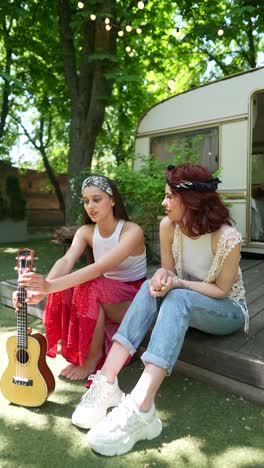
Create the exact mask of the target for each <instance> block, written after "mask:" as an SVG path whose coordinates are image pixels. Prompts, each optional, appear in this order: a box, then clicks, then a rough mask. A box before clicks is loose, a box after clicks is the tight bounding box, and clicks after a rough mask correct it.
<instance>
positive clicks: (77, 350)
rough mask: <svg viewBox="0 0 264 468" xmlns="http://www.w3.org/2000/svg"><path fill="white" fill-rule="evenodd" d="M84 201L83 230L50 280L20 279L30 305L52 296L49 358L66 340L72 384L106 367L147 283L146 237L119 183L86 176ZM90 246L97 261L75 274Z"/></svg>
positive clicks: (48, 322) (30, 275) (67, 370)
mask: <svg viewBox="0 0 264 468" xmlns="http://www.w3.org/2000/svg"><path fill="white" fill-rule="evenodd" d="M82 198H83V207H84V209H83V225H82V226H81V227H80V228H79V229H78V230H77V232H76V234H75V236H74V238H73V241H72V244H71V246H70V248H69V249H68V251H67V252H66V253H65V255H64V256H63V257H62V258H60V259H59V260H57V261H56V263H55V264H54V266H53V268H52V269H51V271H50V273H49V274H48V276H47V278H46V279H45V278H44V277H43V276H42V275H39V274H36V273H33V272H28V273H25V274H24V275H23V276H22V277H21V285H24V286H27V287H28V288H29V289H30V291H28V299H27V302H28V303H31V304H32V303H37V302H39V301H40V300H41V299H42V298H43V295H45V294H49V296H48V300H47V304H46V307H45V311H44V325H45V327H46V336H47V341H48V348H49V352H48V354H49V356H53V357H55V356H56V352H57V343H58V341H59V340H61V354H62V355H63V357H64V358H65V359H66V360H67V361H68V362H69V363H70V364H69V365H67V367H66V368H65V369H63V370H62V372H61V375H62V376H64V377H66V378H68V379H71V380H79V379H85V378H87V377H88V376H89V375H90V374H92V373H93V372H95V370H96V368H99V367H100V366H101V365H102V363H103V360H104V358H105V355H106V354H107V352H108V351H109V349H110V346H111V337H112V335H113V334H114V332H115V331H116V330H117V328H118V324H119V323H120V322H121V320H122V318H123V316H124V315H125V313H126V310H127V308H128V306H129V304H130V302H131V301H132V299H133V298H134V296H135V295H136V293H137V291H138V290H139V288H140V286H141V284H142V283H143V281H144V280H145V279H146V249H145V243H144V233H143V231H142V229H141V228H140V227H139V226H138V225H137V224H135V223H132V222H130V221H129V220H128V215H127V212H126V209H125V207H124V205H123V202H122V200H121V196H120V194H119V192H118V190H117V187H116V185H115V184H114V182H113V181H112V180H110V179H109V178H107V177H105V176H102V175H98V176H90V177H87V178H86V179H85V180H84V182H83V184H82ZM87 247H88V248H91V249H92V253H93V257H94V262H93V263H91V264H89V265H88V266H85V267H83V268H80V269H78V270H76V271H73V268H74V265H75V264H76V262H77V261H78V260H79V258H80V257H81V255H82V254H83V252H84V251H85V250H86V249H87ZM14 304H15V305H16V306H17V296H16V294H15V295H14ZM88 385H89V384H88Z"/></svg>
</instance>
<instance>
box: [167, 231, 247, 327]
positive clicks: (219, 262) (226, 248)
mask: <svg viewBox="0 0 264 468" xmlns="http://www.w3.org/2000/svg"><path fill="white" fill-rule="evenodd" d="M241 242H242V238H241V235H240V233H239V232H238V231H237V230H236V229H235V228H234V227H231V226H230V227H228V228H227V229H225V231H224V232H223V234H222V235H221V237H220V239H219V241H218V244H217V248H216V253H215V255H214V256H213V260H212V263H211V266H210V268H209V271H208V274H207V277H206V278H205V279H204V282H206V283H214V282H215V280H216V278H217V276H218V275H219V273H220V271H221V269H222V267H223V264H224V261H225V259H226V257H227V256H228V255H229V253H230V252H231V250H232V249H233V248H234V247H235V246H236V245H237V244H240V243H241ZM172 253H173V257H174V260H175V268H176V271H177V275H178V277H179V278H180V279H187V278H186V274H185V272H184V271H183V268H182V231H181V229H180V226H179V225H176V227H175V231H174V239H173V244H172ZM228 297H229V299H232V300H233V301H235V302H238V303H239V305H240V307H241V308H242V311H243V314H244V316H245V331H248V326H249V317H248V309H247V305H246V300H245V288H244V285H243V279H242V273H241V269H240V267H239V269H238V277H237V280H236V281H235V283H234V284H233V286H232V288H231V291H230V293H229V295H228Z"/></svg>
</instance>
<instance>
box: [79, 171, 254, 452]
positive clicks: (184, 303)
mask: <svg viewBox="0 0 264 468" xmlns="http://www.w3.org/2000/svg"><path fill="white" fill-rule="evenodd" d="M219 182H220V180H219V179H218V178H212V176H211V174H210V172H209V171H208V170H207V169H205V168H203V167H201V166H198V165H194V164H183V165H180V166H177V167H175V166H169V167H168V171H167V174H166V189H165V198H164V200H163V202H162V205H163V207H164V209H165V212H166V217H165V218H164V219H163V220H162V221H161V225H160V243H161V268H159V269H158V271H156V273H155V274H154V276H153V277H152V279H151V280H148V281H146V282H144V284H143V285H142V286H141V288H140V291H139V292H138V293H137V295H136V297H135V299H134V300H133V302H132V304H131V305H130V307H129V309H128V311H127V313H126V315H125V317H124V319H123V320H122V323H121V325H120V327H119V329H118V331H117V333H116V334H115V335H114V336H113V345H112V348H111V350H110V352H109V354H108V357H107V359H106V361H105V363H104V366H103V367H102V369H101V371H99V372H97V374H96V375H95V376H94V377H93V384H92V386H91V387H90V389H89V390H88V391H87V392H86V394H85V395H84V396H83V398H82V400H81V402H80V404H79V405H78V406H77V408H76V409H75V411H74V413H73V416H72V422H73V424H75V425H76V426H79V427H81V428H88V429H89V428H91V430H90V431H89V432H88V434H87V440H88V443H89V445H90V446H91V447H92V448H93V449H94V450H95V451H96V452H98V453H100V454H102V455H106V456H113V455H119V454H122V453H126V452H128V451H129V450H131V448H132V447H133V446H134V444H135V443H136V442H137V441H139V440H144V439H153V438H154V437H157V436H159V435H160V433H161V431H162V423H161V421H160V419H159V418H158V417H157V415H156V410H155V397H156V394H157V392H158V390H159V388H160V385H161V383H162V381H163V380H164V378H165V377H166V375H170V374H171V372H172V370H173V367H174V365H175V362H176V360H177V358H178V356H179V353H180V350H181V348H182V344H183V341H184V336H185V333H186V331H187V329H188V327H194V328H197V329H198V330H202V331H205V332H207V333H211V334H214V335H227V334H230V333H233V332H235V331H237V330H239V329H240V328H241V327H245V329H247V327H248V312H247V306H246V302H245V290H244V287H243V282H242V277H241V271H240V268H239V260H240V247H241V236H240V234H239V233H238V232H237V230H236V229H235V228H234V226H233V223H232V220H231V218H230V214H229V211H228V209H227V207H226V206H225V205H224V204H223V202H222V201H221V198H220V196H219V194H218V193H217V192H216V189H217V186H218V183H219ZM157 298H158V299H159V300H158V301H157ZM151 327H153V328H152V332H151V337H150V341H149V344H148V347H147V349H146V351H145V352H144V353H143V355H142V357H141V359H142V361H143V363H144V365H145V367H144V371H143V373H142V375H141V377H140V379H139V380H138V382H137V384H136V385H135V387H134V388H133V390H132V392H131V393H130V394H129V395H127V396H126V397H124V396H123V397H122V398H121V394H122V392H121V390H120V388H119V386H118V381H117V375H118V373H119V371H120V370H121V369H122V367H123V365H124V363H125V362H126V360H127V359H128V357H129V356H132V355H133V354H134V353H135V351H136V349H137V348H138V347H139V345H140V343H141V342H142V340H143V338H144V336H145V335H146V334H147V332H148V330H149V329H150V328H151ZM118 400H119V402H120V403H119V405H118V406H117V408H114V409H113V410H112V411H111V412H110V413H108V415H107V416H106V412H107V409H108V408H110V407H111V406H115V405H116V404H117V403H116V402H117V401H118ZM179 423H180V421H179Z"/></svg>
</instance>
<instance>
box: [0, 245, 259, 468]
mask: <svg viewBox="0 0 264 468" xmlns="http://www.w3.org/2000/svg"><path fill="white" fill-rule="evenodd" d="M18 247H21V246H18ZM18 247H17V246H16V245H12V246H9V247H7V246H0V253H1V257H0V258H1V267H0V277H1V279H7V278H10V277H14V270H13V268H12V267H13V264H14V257H15V256H16V251H17V249H18ZM22 247H24V246H22ZM27 247H29V248H35V249H36V254H37V255H38V256H39V257H40V260H39V264H41V268H40V267H39V270H41V272H44V269H46V271H48V269H49V268H50V266H51V265H52V263H53V261H54V258H55V257H56V258H57V257H58V256H60V255H61V248H60V247H58V246H54V245H52V244H51V245H50V244H49V242H48V241H46V240H45V241H35V242H30V245H27ZM3 255H4V262H3V261H2V259H3ZM11 272H12V275H13V276H11ZM0 325H1V327H0V375H2V372H3V371H4V369H5V368H6V366H7V356H6V352H5V343H6V340H7V338H8V336H10V335H14V334H15V333H16V315H15V312H14V311H13V309H10V308H8V307H5V306H0ZM29 325H30V326H32V328H33V331H37V330H38V331H41V332H43V326H42V323H41V322H40V320H38V319H36V318H33V317H29ZM47 362H48V364H49V366H50V368H51V369H52V371H53V373H54V376H55V379H56V390H55V392H54V393H53V394H52V395H51V396H50V397H49V399H48V400H47V402H46V403H45V404H44V405H43V406H42V407H40V408H24V407H19V406H15V405H12V404H10V403H9V402H8V401H7V400H5V398H4V397H3V396H2V394H0V430H1V435H0V467H1V468H5V467H7V468H15V467H21V468H24V467H25V468H33V467H34V468H35V467H36V468H38V467H40V468H42V467H43V468H46V467H47V468H53V467H58V468H60V467H61V468H64V467H65V468H68V467H69V468H70V467H74V468H75V467H78V468H84V467H95V468H97V467H98V468H103V467H106V468H114V467H115V468H134V467H135V466H137V467H140V468H159V467H161V468H174V467H176V468H242V467H243V468H249V467H254V468H260V467H262V468H263V467H264V408H262V407H261V406H258V405H257V404H254V403H251V402H248V401H245V400H244V399H243V398H239V397H238V396H235V395H232V394H228V393H224V392H220V391H217V390H215V389H212V388H210V387H208V386H207V385H205V384H201V383H199V382H196V381H194V380H191V379H188V378H185V377H183V376H180V375H173V376H171V377H170V378H167V379H166V380H165V382H164V383H163V385H162V387H161V389H160V392H159V394H158V398H157V410H158V415H159V416H160V418H161V419H162V422H163V426H164V429H163V432H162V434H161V436H160V437H159V438H157V439H155V440H153V441H146V442H140V443H138V444H137V445H136V446H135V447H134V449H133V450H132V451H131V452H130V453H128V454H126V455H124V456H121V457H114V458H105V457H102V456H98V455H96V454H95V453H94V452H92V451H91V450H90V449H89V447H88V445H87V444H86V440H85V433H86V431H82V430H79V429H77V428H76V427H74V426H72V424H71V415H72V412H73V410H74V407H75V405H76V404H77V403H78V402H79V399H80V397H81V395H82V394H83V392H84V391H85V387H84V384H83V383H82V382H75V383H71V382H68V381H66V380H65V379H61V378H59V377H58V374H59V371H60V369H61V368H62V367H63V366H64V362H63V359H62V357H61V356H60V355H59V356H58V357H57V358H56V359H50V358H47ZM141 371H142V364H141V362H140V361H138V360H135V361H133V362H132V364H131V365H129V366H128V367H126V368H124V369H123V370H122V372H121V374H120V379H119V380H120V386H121V387H122V388H123V390H124V391H126V392H129V391H130V390H131V389H132V388H133V385H134V384H135V382H136V381H137V379H138V377H139V375H140V373H141Z"/></svg>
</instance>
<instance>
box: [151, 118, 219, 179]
mask: <svg viewBox="0 0 264 468" xmlns="http://www.w3.org/2000/svg"><path fill="white" fill-rule="evenodd" d="M218 133H219V132H218V128H217V127H214V128H206V129H201V130H193V131H191V132H181V133H171V134H169V135H162V136H157V137H153V138H151V140H150V151H151V154H152V155H153V156H154V158H155V159H158V160H160V161H167V160H171V159H172V158H173V157H174V156H181V161H182V162H188V161H192V162H194V163H197V164H201V165H202V166H205V167H207V168H208V169H209V170H210V171H211V172H214V171H216V169H218V159H219V158H218V155H219V150H218V148H219V144H218V141H219V138H218Z"/></svg>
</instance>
